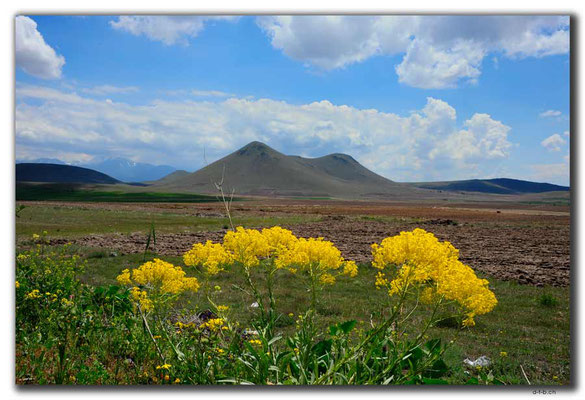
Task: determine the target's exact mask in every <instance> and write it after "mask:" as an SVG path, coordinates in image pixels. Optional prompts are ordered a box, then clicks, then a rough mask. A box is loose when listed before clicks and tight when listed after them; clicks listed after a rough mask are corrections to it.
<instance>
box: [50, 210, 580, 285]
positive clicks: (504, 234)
mask: <svg viewBox="0 0 585 400" xmlns="http://www.w3.org/2000/svg"><path fill="white" fill-rule="evenodd" d="M327 207H329V206H327ZM206 208H207V207H206ZM242 208H243V207H242ZM246 208H248V210H246V211H248V212H250V211H255V212H254V214H257V213H271V212H278V213H286V211H288V212H291V213H302V211H305V213H309V212H308V211H310V213H311V214H322V215H324V216H323V219H322V220H321V221H318V222H311V223H303V224H297V225H291V226H287V228H289V229H291V230H292V231H293V232H294V233H295V234H296V235H297V236H300V237H323V238H325V239H326V240H330V241H332V242H334V243H335V244H336V246H338V248H339V249H340V250H341V252H342V254H343V256H344V257H345V258H347V259H351V260H355V261H356V262H369V261H370V246H371V244H372V243H375V242H378V243H379V242H380V241H381V240H382V239H384V238H385V237H388V236H393V235H396V234H398V233H400V232H401V231H406V230H413V229H415V228H417V227H419V228H422V229H425V230H426V231H428V232H432V233H434V234H435V235H436V236H437V237H438V238H439V239H440V240H447V241H450V242H451V243H452V244H453V245H454V246H455V247H456V248H458V249H459V250H460V258H461V260H462V262H464V263H465V264H467V265H469V266H471V267H472V268H474V269H475V270H477V271H480V272H482V273H485V274H487V275H490V276H493V277H495V278H498V279H501V280H515V281H518V282H519V283H523V284H530V285H537V286H541V285H553V286H567V285H569V282H570V224H569V218H568V216H563V215H558V214H556V213H547V212H546V211H545V212H544V213H543V215H534V214H532V213H524V214H518V213H497V212H496V211H494V210H491V209H490V210H481V211H477V210H463V211H461V210H457V209H450V210H445V209H436V208H432V207H425V208H424V210H423V211H426V212H421V209H416V208H415V209H414V210H413V208H412V207H411V208H409V207H404V208H403V209H402V210H401V211H403V212H402V213H399V212H396V210H394V211H395V212H394V215H396V214H398V215H402V216H405V217H411V216H414V215H418V216H420V215H424V219H422V220H420V221H413V220H410V219H408V218H402V219H401V218H397V219H389V220H388V221H385V220H384V218H381V219H364V218H360V217H355V216H348V215H339V214H340V212H342V211H345V213H346V214H349V215H355V214H358V211H361V212H362V213H363V214H370V215H371V214H374V215H375V214H378V215H388V214H390V213H387V212H384V213H382V212H379V213H376V212H373V211H376V210H372V209H370V210H364V209H361V210H358V209H356V210H353V208H352V207H347V205H345V206H344V207H343V208H345V209H344V210H341V209H340V208H342V207H339V208H336V207H332V209H331V210H327V212H322V213H315V210H314V207H308V208H307V207H306V206H305V207H302V206H299V207H298V208H297V207H295V206H292V207H291V208H290V209H288V210H285V209H283V208H281V207H275V208H276V209H273V208H271V207H257V208H256V207H246ZM287 208H288V207H287ZM252 209H253V210H252ZM215 210H217V209H215ZM199 211H202V210H201V209H200V210H199ZM204 211H211V210H204ZM320 211H325V210H320ZM354 211H355V212H354ZM368 211H369V213H368ZM239 212H243V210H241V209H240V211H239ZM338 213H339V214H338ZM430 216H433V217H437V216H440V217H441V218H435V219H433V218H429V217H430ZM449 216H450V217H459V218H458V219H457V220H452V219H446V218H444V217H449ZM470 221H479V222H470ZM225 232H226V231H225V230H221V231H215V232H196V233H178V234H162V233H161V234H157V244H156V252H157V253H158V254H161V255H176V256H177V255H181V254H183V253H184V252H185V251H187V250H189V249H190V248H191V246H192V245H193V243H198V242H205V241H206V240H213V241H216V242H217V241H221V239H222V238H223V235H224V234H225ZM66 241H72V242H74V243H76V244H79V245H82V246H89V247H98V248H107V249H112V250H115V251H118V252H120V253H142V252H143V251H144V247H145V244H146V236H145V234H144V233H134V234H129V235H122V234H116V235H92V236H87V237H82V238H77V239H73V240H66V239H54V240H52V243H53V244H59V243H64V242H66Z"/></svg>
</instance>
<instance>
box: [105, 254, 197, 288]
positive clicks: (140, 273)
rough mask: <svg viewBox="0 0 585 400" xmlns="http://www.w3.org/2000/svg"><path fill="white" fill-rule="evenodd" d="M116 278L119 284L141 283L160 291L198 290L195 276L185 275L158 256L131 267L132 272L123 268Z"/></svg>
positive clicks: (179, 268)
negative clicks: (133, 267) (136, 266)
mask: <svg viewBox="0 0 585 400" xmlns="http://www.w3.org/2000/svg"><path fill="white" fill-rule="evenodd" d="M116 279H117V280H118V282H119V283H120V284H121V285H132V284H134V285H142V286H147V287H151V288H156V289H158V290H160V291H161V292H162V293H172V294H177V293H182V292H184V291H187V290H189V291H193V292H196V291H197V290H199V281H198V280H197V278H189V277H186V276H185V271H183V269H182V268H181V267H176V266H174V265H173V264H170V263H168V262H165V261H162V260H159V259H158V258H155V259H154V261H149V262H146V263H144V264H142V265H141V266H140V267H139V268H136V269H133V270H132V274H130V271H129V270H128V269H125V270H124V271H122V273H121V274H120V275H118V277H117V278H116Z"/></svg>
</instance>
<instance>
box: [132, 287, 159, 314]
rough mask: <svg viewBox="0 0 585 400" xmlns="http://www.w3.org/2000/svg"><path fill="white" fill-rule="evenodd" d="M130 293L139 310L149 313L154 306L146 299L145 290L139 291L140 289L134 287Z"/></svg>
mask: <svg viewBox="0 0 585 400" xmlns="http://www.w3.org/2000/svg"><path fill="white" fill-rule="evenodd" d="M130 293H131V294H132V299H133V300H134V302H135V303H136V304H140V308H142V309H143V310H144V311H150V310H152V309H153V307H154V304H153V303H152V300H150V299H149V298H148V294H147V293H146V291H145V290H140V288H138V287H136V286H134V287H133V288H132V291H131V292H130Z"/></svg>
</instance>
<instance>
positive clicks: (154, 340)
mask: <svg viewBox="0 0 585 400" xmlns="http://www.w3.org/2000/svg"><path fill="white" fill-rule="evenodd" d="M137 306H138V311H139V312H140V316H141V317H142V321H143V322H144V326H145V327H146V331H147V332H148V334H149V335H150V338H151V339H152V343H154V346H155V347H156V351H157V352H158V355H159V356H160V358H161V360H162V361H163V364H166V361H165V356H164V355H163V353H162V351H161V350H160V347H158V343H157V342H156V339H155V338H154V336H152V332H151V331H150V326H148V321H146V317H145V316H144V313H143V312H142V308H141V307H140V304H138V305H137Z"/></svg>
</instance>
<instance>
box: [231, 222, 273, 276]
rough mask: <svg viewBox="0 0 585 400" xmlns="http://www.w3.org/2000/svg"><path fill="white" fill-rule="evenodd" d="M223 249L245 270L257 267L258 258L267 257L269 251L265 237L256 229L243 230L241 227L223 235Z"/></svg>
mask: <svg viewBox="0 0 585 400" xmlns="http://www.w3.org/2000/svg"><path fill="white" fill-rule="evenodd" d="M223 247H224V248H225V249H226V250H228V251H230V252H231V253H232V254H233V256H234V260H235V261H237V262H240V263H242V265H243V266H244V267H246V268H250V267H256V266H258V264H260V258H265V257H268V256H269V255H270V251H271V247H270V244H269V241H268V238H267V236H265V235H263V234H262V233H261V232H260V231H258V230H256V229H245V228H242V227H241V226H238V227H237V228H236V230H235V231H229V232H227V233H226V234H225V236H224V237H223Z"/></svg>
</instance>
